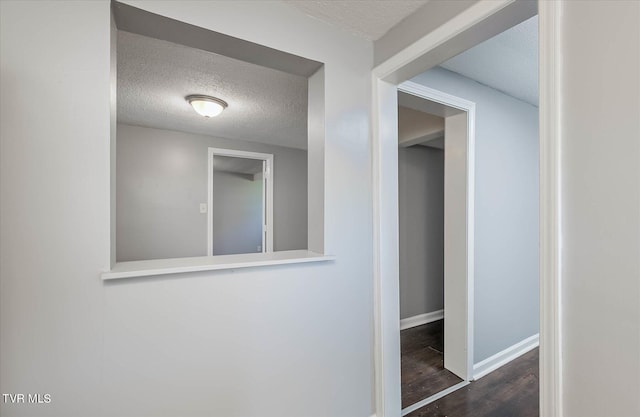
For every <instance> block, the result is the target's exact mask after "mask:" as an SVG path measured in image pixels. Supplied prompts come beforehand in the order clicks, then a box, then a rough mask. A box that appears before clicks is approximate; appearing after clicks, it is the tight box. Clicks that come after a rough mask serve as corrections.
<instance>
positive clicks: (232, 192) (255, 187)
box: [201, 148, 273, 256]
mask: <svg viewBox="0 0 640 417" xmlns="http://www.w3.org/2000/svg"><path fill="white" fill-rule="evenodd" d="M272 165H273V155H272V154H265V153H258V152H248V151H239V150H230V149H219V148H209V163H208V167H209V168H208V204H207V206H205V207H201V212H202V213H204V212H206V213H207V248H208V250H207V254H208V255H209V256H217V255H235V254H243V253H269V252H272V251H273V233H272V230H273V228H272V224H273V214H272V213H273V191H272V189H273V186H272V184H273V169H272Z"/></svg>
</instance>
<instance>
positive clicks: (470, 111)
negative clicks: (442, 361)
mask: <svg viewBox="0 0 640 417" xmlns="http://www.w3.org/2000/svg"><path fill="white" fill-rule="evenodd" d="M398 91H400V92H403V93H407V94H411V95H413V96H416V97H420V98H423V99H425V100H429V101H432V102H436V103H439V104H443V105H445V106H448V107H452V108H456V109H459V110H462V111H464V112H465V113H466V114H467V137H466V141H465V142H466V149H465V152H466V155H465V157H466V158H465V159H466V175H465V177H466V178H465V183H466V184H465V185H466V187H465V188H466V190H465V191H466V192H465V198H466V203H465V217H466V231H465V232H466V236H465V249H466V251H465V260H466V262H465V263H466V268H465V269H466V271H465V275H466V276H465V287H466V288H465V302H464V308H465V311H461V312H459V314H455V315H454V316H461V317H464V328H465V329H466V331H465V337H464V350H465V351H466V363H465V364H461V365H462V366H461V367H462V368H463V369H464V375H463V376H462V378H463V379H464V380H465V381H471V380H472V379H473V363H474V362H473V346H474V343H473V342H474V341H473V324H474V321H473V316H474V315H473V312H474V308H473V306H474V291H473V288H474V287H473V283H474V231H475V226H474V225H475V208H474V206H475V204H474V203H475V141H476V139H475V137H476V136H475V120H476V104H475V103H474V102H471V101H469V100H465V99H462V98H460V97H457V96H454V95H451V94H447V93H444V92H442V91H439V90H436V89H433V88H430V87H427V86H424V85H422V84H418V83H415V82H412V81H405V82H403V83H402V84H400V85H399V86H398ZM446 135H447V132H446V131H445V137H446ZM445 140H446V139H445ZM445 149H446V145H445ZM445 160H446V156H445ZM446 192H447V190H446V189H445V193H446ZM445 216H446V213H445ZM446 233H447V230H446V229H445V239H446ZM445 250H446V248H445ZM446 258H447V255H446V254H445V259H446ZM445 265H446V262H445ZM448 279H451V278H449V276H448V275H447V272H446V271H445V281H446V280H448ZM445 287H446V283H445ZM445 300H446V296H445ZM448 308H449V309H451V308H453V307H448V306H447V305H446V303H445V317H446V316H447V309H448ZM450 312H451V310H449V313H450ZM449 349H451V347H447V344H446V343H445V352H444V354H445V357H446V356H447V350H449ZM458 376H461V375H458Z"/></svg>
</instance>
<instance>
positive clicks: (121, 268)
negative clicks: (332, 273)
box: [101, 250, 336, 280]
mask: <svg viewBox="0 0 640 417" xmlns="http://www.w3.org/2000/svg"><path fill="white" fill-rule="evenodd" d="M335 259H336V257H335V256H332V255H323V254H320V253H317V252H312V251H309V250H289V251H280V252H271V253H244V254H238V255H219V256H198V257H193V258H172V259H153V260H150V261H131V262H118V263H116V264H115V265H114V266H113V267H112V268H111V270H110V271H105V272H103V273H102V275H101V276H102V279H103V280H111V279H122V278H136V277H149V276H156V275H167V274H181V273H185V272H200V271H215V270H220V269H237V268H252V267H258V266H270V265H285V264H297V263H306V262H322V261H333V260H335Z"/></svg>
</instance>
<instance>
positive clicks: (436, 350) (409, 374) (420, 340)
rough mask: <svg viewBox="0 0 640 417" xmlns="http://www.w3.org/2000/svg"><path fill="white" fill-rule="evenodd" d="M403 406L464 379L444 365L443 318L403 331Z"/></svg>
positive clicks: (401, 345) (401, 343)
mask: <svg viewBox="0 0 640 417" xmlns="http://www.w3.org/2000/svg"><path fill="white" fill-rule="evenodd" d="M400 348H401V355H402V356H401V372H402V408H406V407H408V406H410V405H412V404H415V403H417V402H418V401H420V400H424V399H425V398H427V397H430V396H432V395H433V394H437V393H438V392H440V391H442V390H444V389H446V388H449V387H451V386H454V385H455V384H457V383H459V382H462V379H460V378H458V377H457V376H456V375H454V374H453V373H451V372H449V371H448V370H446V369H444V356H443V353H442V352H443V350H444V320H438V321H435V322H433V323H429V324H425V325H422V326H418V327H413V328H411V329H406V330H402V331H401V332H400Z"/></svg>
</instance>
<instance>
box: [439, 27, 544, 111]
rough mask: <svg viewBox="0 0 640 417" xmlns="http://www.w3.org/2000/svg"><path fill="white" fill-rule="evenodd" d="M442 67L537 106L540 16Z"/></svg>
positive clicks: (460, 55) (497, 36)
mask: <svg viewBox="0 0 640 417" xmlns="http://www.w3.org/2000/svg"><path fill="white" fill-rule="evenodd" d="M440 66H441V67H443V68H446V69H448V70H450V71H453V72H456V73H458V74H460V75H464V76H465V77H467V78H471V79H473V80H476V81H478V82H480V83H482V84H484V85H487V86H489V87H492V88H495V89H496V90H499V91H502V92H503V93H505V94H508V95H510V96H512V97H515V98H517V99H520V100H522V101H524V102H527V103H529V104H531V105H534V106H538V16H534V17H532V18H530V19H528V20H525V21H524V22H522V23H520V24H518V25H516V26H514V27H512V28H510V29H508V30H506V31H504V32H502V33H500V34H499V35H496V36H494V37H493V38H491V39H488V40H487V41H485V42H483V43H481V44H479V45H477V46H475V47H473V48H471V49H469V50H467V51H465V52H463V53H461V54H459V55H457V56H455V57H453V58H451V59H449V60H448V61H446V62H444V63H442V64H440Z"/></svg>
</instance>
